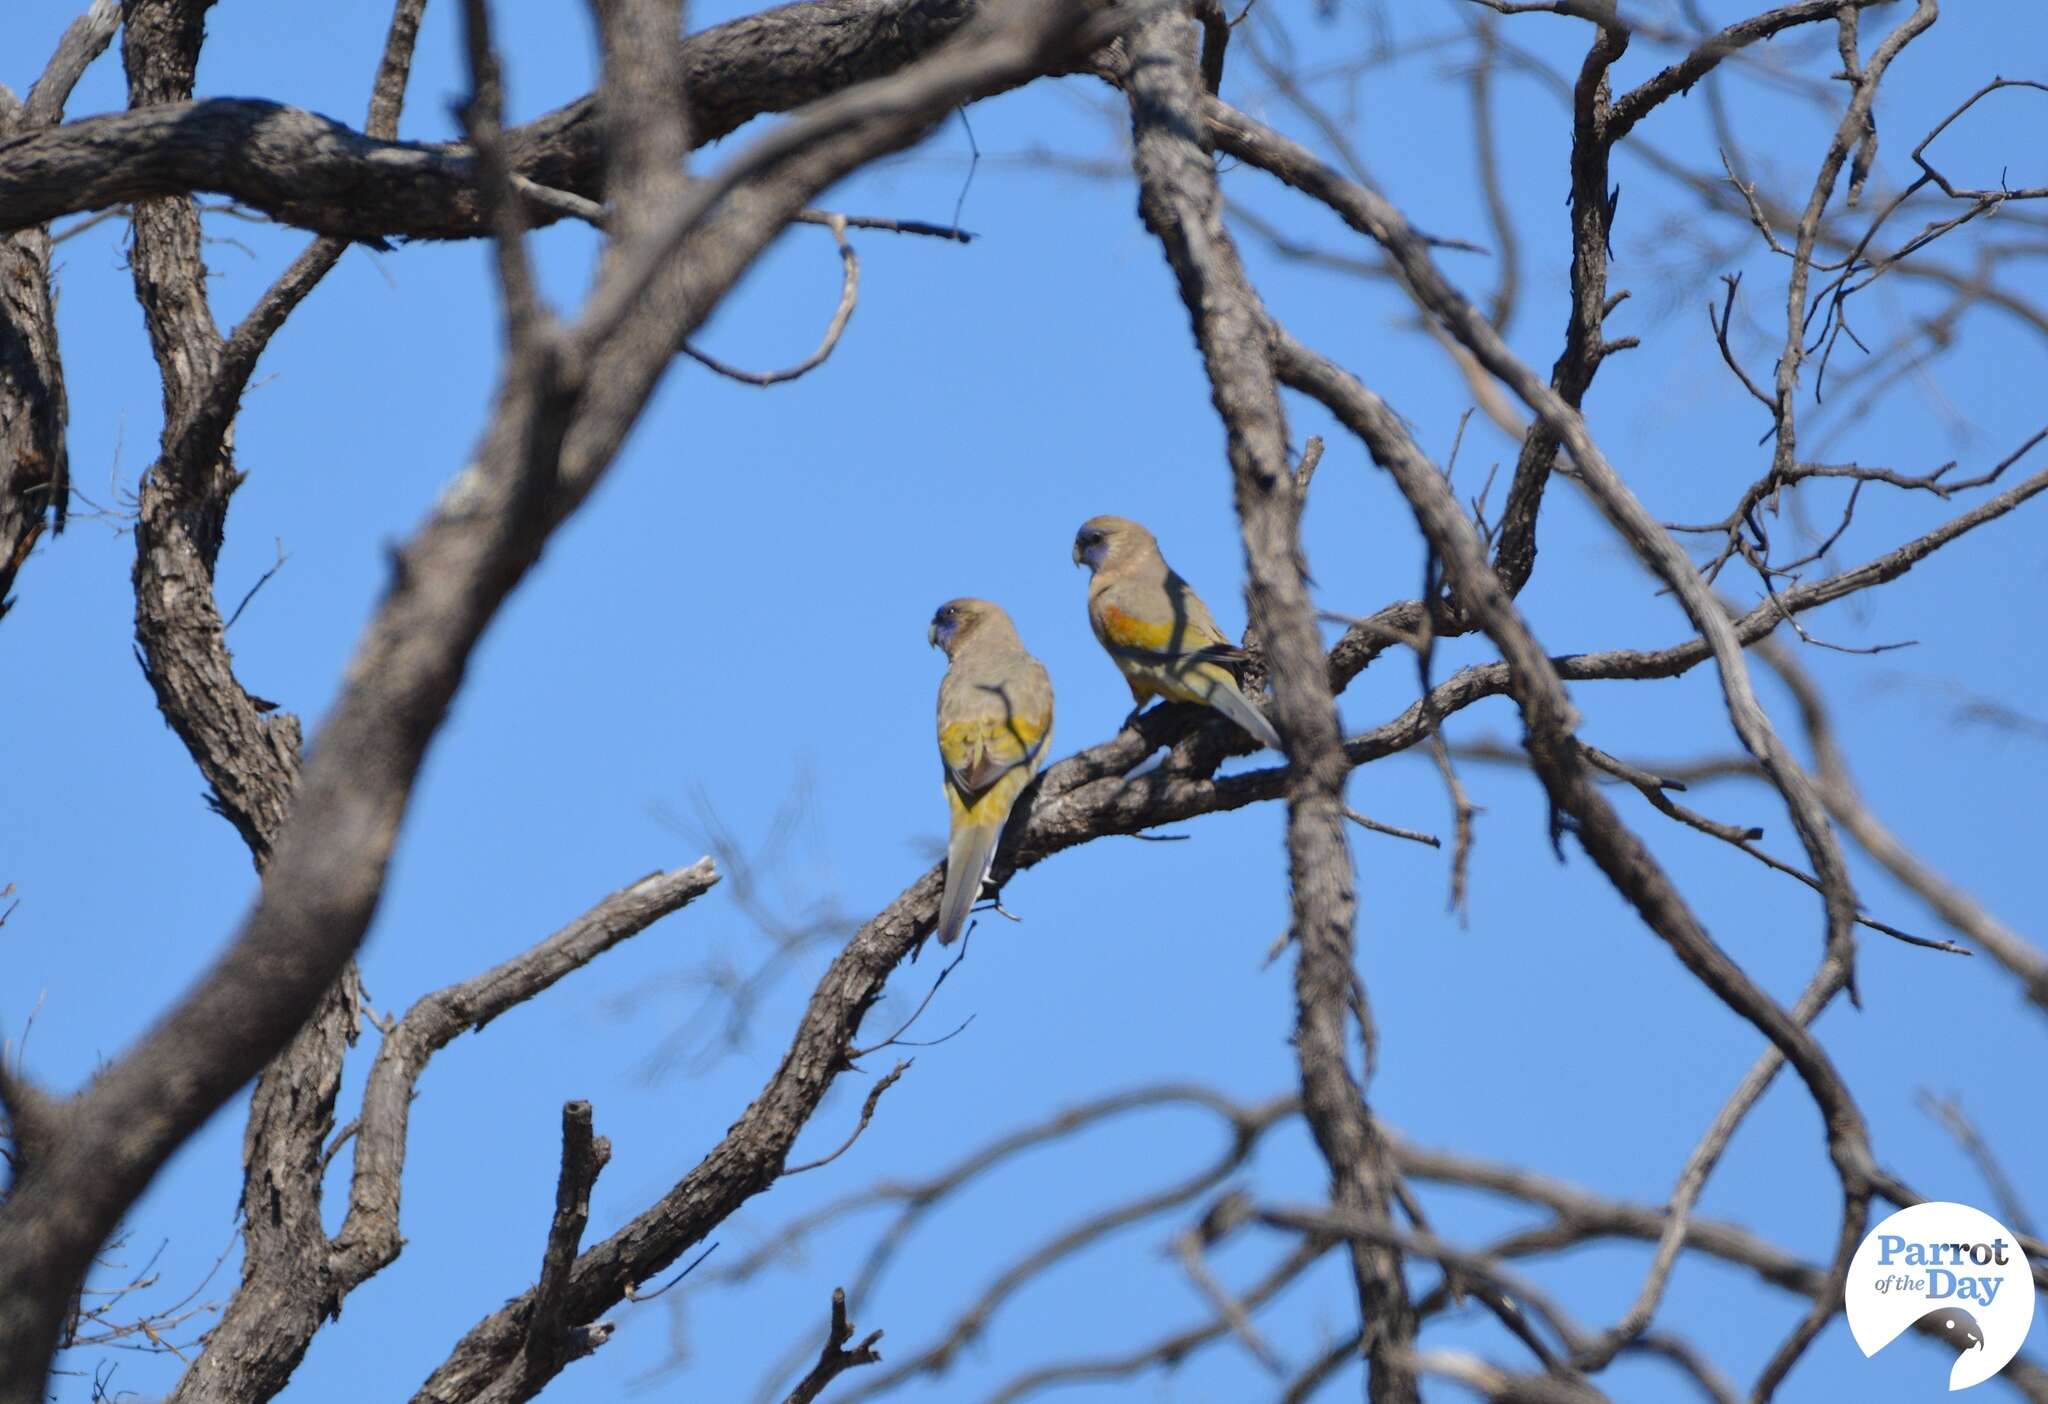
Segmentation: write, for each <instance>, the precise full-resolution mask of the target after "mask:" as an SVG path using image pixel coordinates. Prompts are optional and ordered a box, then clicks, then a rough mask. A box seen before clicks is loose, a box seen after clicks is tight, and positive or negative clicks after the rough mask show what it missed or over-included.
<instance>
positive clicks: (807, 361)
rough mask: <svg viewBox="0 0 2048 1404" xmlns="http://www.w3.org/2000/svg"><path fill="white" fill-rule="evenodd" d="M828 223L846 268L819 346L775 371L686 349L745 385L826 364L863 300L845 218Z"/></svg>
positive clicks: (764, 383) (779, 381)
mask: <svg viewBox="0 0 2048 1404" xmlns="http://www.w3.org/2000/svg"><path fill="white" fill-rule="evenodd" d="M826 226H827V227H828V228H829V229H831V231H832V238H833V239H834V240H835V241H836V242H837V243H838V245H839V262H840V264H841V266H842V267H843V269H844V270H845V276H844V278H843V280H842V282H841V283H840V287H839V306H838V307H836V308H834V309H833V312H832V320H831V322H830V323H829V324H828V325H827V326H826V328H825V336H824V339H823V340H821V341H820V342H819V343H818V349H817V350H815V351H813V352H812V353H811V354H810V355H808V356H806V357H805V358H804V359H803V360H801V361H799V362H797V363H796V364H795V365H793V366H790V367H788V368H787V369H785V370H776V371H746V370H740V369H738V368H737V367H735V366H729V365H727V364H726V363H725V362H723V361H721V360H719V359H718V358H717V357H716V356H713V355H711V354H710V353H708V352H705V351H699V350H698V349H697V348H696V347H694V346H691V345H689V344H687V343H685V344H684V346H683V353H684V354H685V355H687V356H689V357H690V359H691V360H693V361H696V362H698V363H699V364H700V365H705V366H708V367H710V368H711V369H712V370H714V371H717V372H718V373H719V374H720V375H722V376H725V377H726V378H727V379H730V380H737V381H739V382H740V383H741V384H742V385H759V386H762V387H766V386H770V385H781V384H783V383H784V382H786V381H791V380H795V379H796V378H797V377H799V376H802V375H808V374H809V373H810V372H812V371H814V370H816V369H817V368H818V367H819V366H822V365H824V364H825V361H826V359H827V358H828V357H830V356H831V354H832V353H833V351H835V350H837V349H838V346H839V338H840V337H842V336H844V335H845V334H846V324H847V322H848V321H849V320H851V318H852V317H853V309H854V305H855V304H856V303H858V302H859V301H860V257H859V256H858V255H857V254H855V253H854V251H853V245H851V244H849V243H847V242H846V219H845V217H844V216H842V215H828V216H827V217H826Z"/></svg>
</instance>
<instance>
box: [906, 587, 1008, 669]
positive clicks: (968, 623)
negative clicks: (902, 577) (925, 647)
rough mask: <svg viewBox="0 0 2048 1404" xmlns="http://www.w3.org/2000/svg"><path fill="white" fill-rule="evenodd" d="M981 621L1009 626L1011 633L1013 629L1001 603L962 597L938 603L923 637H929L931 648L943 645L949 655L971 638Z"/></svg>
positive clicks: (993, 625) (979, 627) (986, 623)
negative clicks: (930, 623) (930, 624)
mask: <svg viewBox="0 0 2048 1404" xmlns="http://www.w3.org/2000/svg"><path fill="white" fill-rule="evenodd" d="M983 625H991V626H992V627H995V628H1009V629H1010V632H1011V633H1013V634H1014V633H1015V632H1016V631H1015V628H1014V626H1012V625H1010V616H1009V615H1007V614H1005V613H1003V607H1002V606H1001V605H996V604H990V603H989V602H988V601H987V600H976V599H965V598H963V599H957V600H947V601H946V602H945V603H944V604H942V605H940V606H939V608H938V611H937V612H936V613H934V614H933V615H932V626H931V628H930V629H929V630H927V631H926V633H925V637H926V638H927V639H929V640H930V641H931V645H932V647H933V648H942V649H944V650H945V651H946V656H947V657H948V658H951V657H952V656H953V651H954V650H955V649H957V648H959V647H960V645H961V644H963V643H965V642H967V640H968V639H970V638H972V637H973V636H974V635H975V633H976V632H977V631H978V630H980V629H981V628H982V626H983Z"/></svg>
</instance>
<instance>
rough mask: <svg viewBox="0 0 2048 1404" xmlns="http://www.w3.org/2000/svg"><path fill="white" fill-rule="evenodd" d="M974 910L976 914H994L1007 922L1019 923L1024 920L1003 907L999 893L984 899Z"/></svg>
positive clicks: (1001, 896)
mask: <svg viewBox="0 0 2048 1404" xmlns="http://www.w3.org/2000/svg"><path fill="white" fill-rule="evenodd" d="M975 910H976V911H978V912H994V913H995V914H996V915H997V916H999V917H1002V918H1004V919H1005V920H1008V921H1015V922H1021V921H1023V920H1024V918H1023V917H1020V916H1018V915H1017V914H1016V913H1015V912H1013V911H1010V910H1009V909H1008V908H1006V907H1005V906H1003V894H1002V893H1000V892H997V893H993V894H991V895H990V896H988V897H986V898H984V899H983V900H982V903H981V905H980V906H978V907H976V908H975Z"/></svg>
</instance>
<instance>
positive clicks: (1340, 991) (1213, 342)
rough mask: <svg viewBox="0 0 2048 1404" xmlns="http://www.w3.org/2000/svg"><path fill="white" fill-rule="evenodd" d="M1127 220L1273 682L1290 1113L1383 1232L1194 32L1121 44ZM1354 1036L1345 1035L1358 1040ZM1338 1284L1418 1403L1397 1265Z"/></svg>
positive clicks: (1284, 493)
mask: <svg viewBox="0 0 2048 1404" xmlns="http://www.w3.org/2000/svg"><path fill="white" fill-rule="evenodd" d="M1126 47H1127V49H1128V52H1129V54H1130V67H1129V72H1128V76H1127V77H1126V79H1125V86H1126V89H1127V91H1128V92H1129V93H1130V98H1131V118H1132V131H1133V135H1134V143H1135V149H1136V165H1137V171H1138V185H1139V198H1138V211H1139V214H1140V215H1141V217H1142V218H1143V219H1144V221H1145V225H1146V227H1147V228H1149V229H1150V230H1151V231H1152V232H1153V234H1154V235H1156V236H1157V237H1158V239H1159V241H1160V243H1161V244H1162V245H1163V246H1164V248H1165V250H1166V257H1167V262H1168V263H1169V264H1170V265H1171V266H1172V268H1173V272H1174V276H1175V277H1176V278H1177V279H1178V280H1179V283H1180V293H1181V301H1182V302H1184V303H1185V304H1186V305H1187V309H1188V315H1189V317H1190V319H1191V320H1192V322H1193V329H1194V334H1195V342H1196V344H1197V346H1199V347H1200V348H1201V352H1202V361H1203V365H1204V366H1205V368H1206V369H1207V371H1208V375H1209V385H1210V393H1211V397H1212V399H1213V401H1214V403H1215V406H1216V412H1217V413H1218V414H1219V415H1220V416H1221V417H1222V420H1223V425H1224V429H1225V434H1226V441H1227V445H1228V451H1229V458H1230V467H1231V475H1232V480H1233V482H1234V485H1235V488H1236V496H1237V510H1238V516H1239V519H1240V520H1241V522H1242V523H1243V527H1244V542H1245V560H1246V568H1247V573H1248V576H1249V580H1250V585H1249V590H1248V594H1249V597H1250V604H1251V617H1252V624H1253V627H1254V628H1255V629H1256V630H1257V632H1258V638H1259V643H1260V645H1261V648H1262V650H1263V652H1264V655H1265V664H1266V669H1267V672H1268V674H1269V676H1270V677H1271V679H1272V683H1273V695H1274V706H1273V716H1274V720H1275V722H1276V723H1277V724H1278V726H1279V729H1280V734H1281V736H1282V737H1283V738H1284V739H1285V741H1286V743H1287V752H1288V759H1289V761H1290V762H1291V767H1290V770H1289V780H1288V784H1287V868H1288V877H1289V882H1290V887H1291V891H1292V900H1293V921H1292V930H1293V940H1294V944H1295V949H1296V959H1295V976H1294V988H1295V1004H1296V1028H1295V1036H1294V1045H1295V1054H1296V1057H1297V1058H1298V1060H1299V1062H1300V1066H1301V1092H1302V1105H1303V1108H1304V1110H1305V1112H1306V1114H1307V1117H1308V1123H1309V1127H1310V1129H1311V1130H1312V1131H1313V1132H1314V1133H1315V1139H1316V1145H1317V1148H1318V1149H1320V1150H1321V1151H1322V1154H1323V1159H1324V1160H1325V1161H1326V1162H1327V1163H1328V1165H1329V1172H1330V1197H1331V1200H1332V1202H1334V1203H1335V1204H1337V1205H1338V1206H1340V1207H1341V1208H1343V1209H1344V1210H1346V1211H1348V1212H1350V1213H1354V1214H1356V1215H1357V1216H1358V1217H1360V1218H1361V1219H1366V1220H1372V1221H1378V1222H1386V1221H1388V1220H1389V1219H1390V1216H1391V1214H1392V1212H1393V1209H1392V1206H1393V1202H1394V1197H1395V1186H1394V1175H1393V1169H1392V1166H1391V1164H1390V1162H1389V1160H1388V1156H1387V1150H1386V1144H1385V1142H1384V1141H1383V1140H1382V1139H1381V1137H1380V1134H1379V1131H1378V1129H1377V1128H1376V1127H1375V1125H1374V1124H1373V1118H1372V1114H1371V1113H1370V1112H1369V1111H1368V1110H1367V1109H1366V1105H1365V1094H1364V1090H1363V1088H1362V1087H1361V1086H1360V1085H1359V1081H1358V1079H1357V1078H1356V1077H1354V1076H1353V1074H1352V1071H1351V1061H1350V1048H1349V1034H1350V1030H1351V1027H1352V1012H1353V1010H1354V1009H1356V1008H1358V1007H1359V1004H1360V1001H1361V1000H1362V999H1363V991H1362V990H1361V989H1360V985H1359V978H1358V974H1357V970H1356V967H1355V958H1354V954H1353V946H1352V941H1353V928H1354V926H1355V925H1356V922H1357V916H1358V901H1357V896H1356V893H1355V891H1354V878H1353V873H1352V867H1351V848H1350V842H1349V839H1348V837H1347V835H1346V833H1345V817H1344V780H1345V777H1346V775H1347V774H1348V773H1349V767H1348V766H1347V765H1346V764H1345V763H1344V756H1343V749H1342V745H1341V739H1342V738H1341V737H1340V735H1339V733H1338V729H1337V712H1336V707H1335V705H1334V701H1333V698H1332V694H1331V691H1330V680H1329V665H1328V661H1327V660H1326V659H1325V657H1324V654H1323V647H1322V641H1321V638H1320V636H1319V635H1318V633H1317V630H1316V612H1315V606H1314V604H1313V603H1312V602H1311V601H1310V599H1309V596H1308V589H1307V585H1306V583H1305V581H1304V579H1303V571H1302V562H1301V546H1300V537H1299V525H1300V501H1299V498H1298V496H1297V495H1296V493H1295V491H1294V483H1293V479H1292V476H1291V474H1290V471H1289V461H1288V454H1287V428H1286V421H1285V419H1284V417H1283V416H1282V413H1281V409H1280V395H1279V389H1278V387H1277V386H1276V385H1275V383H1274V380H1273V369H1272V366H1271V365H1270V364H1269V362H1268V360H1267V351H1266V345H1267V341H1268V334H1267V319H1266V314H1265V310H1264V308H1263V307H1261V306H1260V304H1259V301H1258V297H1257V294H1255V293H1254V292H1253V291H1252V288H1251V284H1250V283H1249V281H1248V280H1247V279H1246V277H1245V273H1244V266H1243V264H1242V263H1241V262H1240V261H1239V259H1238V256H1237V250H1236V248H1235V246H1234V245H1233V244H1232V243H1231V240H1230V236H1229V234H1228V233H1227V232H1226V231H1225V230H1224V227H1223V200H1222V195H1221V194H1220V192H1219V191H1218V190H1217V187H1216V170H1215V162H1214V158H1213V157H1212V156H1211V155H1210V153H1209V151H1208V149H1207V148H1206V146H1204V145H1203V144H1202V142H1201V141H1200V140H1199V133H1200V131H1201V125H1200V120H1199V112H1200V104H1201V99H1202V97H1203V88H1202V86H1201V80H1200V76H1199V70H1198V68H1197V66H1196V58H1195V30H1194V28H1193V26H1192V25H1191V24H1190V23H1189V22H1188V21H1187V20H1185V19H1184V18H1182V17H1180V16H1178V15H1173V14H1166V15H1161V16H1159V17H1157V18H1155V19H1152V20H1149V21H1147V22H1145V23H1144V24H1142V25H1141V26H1140V27H1139V28H1138V29H1137V30H1136V31H1135V32H1134V33H1133V34H1132V35H1131V36H1130V37H1129V38H1128V39H1127V40H1126ZM1362 1033H1363V1030H1362V1029H1361V1035H1362ZM1351 1263H1352V1277H1353V1279H1354V1282H1355V1285H1356V1287H1357V1291H1358V1306H1359V1312H1360V1315H1361V1317H1362V1319H1363V1321H1364V1323H1365V1325H1364V1341H1365V1353H1366V1357H1367V1359H1368V1361H1369V1362H1370V1366H1371V1371H1370V1378H1369V1394H1370V1397H1371V1398H1372V1399H1373V1400H1374V1401H1375V1404H1381V1401H1386V1404H1405V1402H1406V1401H1412V1400H1415V1399H1417V1398H1418V1397H1419V1396H1418V1394H1417V1391H1416V1382H1415V1376H1414V1373H1413V1371H1412V1369H1411V1368H1410V1366H1409V1365H1408V1364H1407V1361H1406V1357H1407V1354H1408V1352H1409V1350H1410V1348H1411V1347H1412V1344H1413V1342H1414V1339H1415V1314H1414V1310H1413V1308H1412V1306H1411V1305H1410V1303H1409V1300H1408V1288H1407V1283H1406V1281H1405V1280H1404V1279H1403V1277H1402V1275H1401V1259H1400V1255H1399V1253H1398V1252H1396V1251H1395V1250H1394V1249H1392V1248H1391V1247H1389V1246H1388V1245H1387V1244H1385V1243H1374V1242H1367V1241H1364V1240H1360V1239H1354V1240H1352V1243H1351Z"/></svg>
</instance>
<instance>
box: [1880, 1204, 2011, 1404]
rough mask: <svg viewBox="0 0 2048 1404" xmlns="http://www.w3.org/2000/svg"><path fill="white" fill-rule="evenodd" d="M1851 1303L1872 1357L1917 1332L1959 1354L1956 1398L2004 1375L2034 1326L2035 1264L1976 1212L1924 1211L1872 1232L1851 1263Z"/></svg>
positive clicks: (1952, 1382) (1924, 1207)
mask: <svg viewBox="0 0 2048 1404" xmlns="http://www.w3.org/2000/svg"><path fill="white" fill-rule="evenodd" d="M1845 1295H1846V1297H1847V1307H1848V1313H1849V1331H1850V1333H1851V1334H1852V1335H1854V1336H1855V1337H1856V1344H1857V1346H1858V1347H1860V1348H1861V1349H1862V1351H1863V1353H1864V1354H1865V1355H1875V1354H1877V1353H1878V1352H1879V1351H1880V1350H1883V1349H1884V1348H1885V1347H1886V1346H1888V1345H1890V1344H1891V1343H1892V1342H1893V1341H1895V1340H1897V1339H1898V1338H1899V1337H1900V1336H1902V1335H1904V1334H1905V1333H1906V1331H1907V1330H1908V1329H1911V1328H1915V1327H1917V1328H1918V1329H1919V1331H1920V1333H1921V1334H1922V1335H1930V1336H1937V1337H1940V1338H1941V1339H1944V1340H1946V1341H1948V1342H1949V1344H1951V1345H1952V1346H1954V1347H1955V1348H1956V1350H1957V1351H1958V1352H1959V1353H1958V1354H1957V1356H1956V1363H1955V1365H1954V1367H1953V1368H1952V1369H1950V1371H1949V1374H1948V1387H1949V1388H1950V1389H1952V1390H1955V1389H1968V1388H1969V1387H1970V1386H1971V1385H1973V1384H1982V1383H1983V1382H1984V1381H1985V1380H1988V1379H1990V1378H1991V1377H1992V1376H1993V1375H1995V1374H1997V1373H1998V1372H1999V1371H2000V1370H2003V1369H2004V1368H2005V1367H2006V1364H2007V1363H2008V1362H2009V1361H2010V1360H2011V1359H2012V1358H2013V1357H2014V1356H2015V1355H2017V1354H2019V1350H2020V1343H2021V1342H2023V1341H2024V1340H2026V1338H2027V1328H2028V1327H2029V1326H2031V1325H2033V1324H2034V1274H2033V1270H2032V1269H2031V1268H2030V1267H2029V1266H2028V1265H2027V1258H2026V1254H2024V1253H2022V1252H2020V1248H2019V1242H2018V1240H2017V1239H2016V1238H2015V1236H2014V1234H2013V1231H2012V1230H2011V1229H2009V1228H2007V1227H2006V1226H2005V1225H2004V1224H2001V1223H2000V1222H1998V1220H1996V1219H1994V1218H1992V1217H1991V1216H1990V1215H1989V1214H1987V1213H1985V1212H1984V1211H1983V1210H1981V1209H1973V1208H1971V1207H1970V1206H1969V1205H1967V1204H1949V1203H1944V1202H1941V1201H1929V1202H1928V1203H1926V1204H1915V1205H1913V1206H1911V1207H1910V1208H1906V1209H1901V1210H1900V1211H1899V1212H1898V1213H1896V1214H1894V1215H1892V1216H1891V1217H1890V1218H1888V1219H1886V1220H1885V1221H1884V1222H1883V1223H1881V1224H1879V1225H1878V1226H1877V1227H1876V1228H1874V1229H1872V1230H1871V1231H1870V1233H1869V1235H1868V1236H1867V1237H1865V1238H1864V1240H1863V1243H1862V1245H1861V1246H1860V1247H1858V1248H1857V1250H1856V1256H1855V1257H1854V1258H1852V1259H1850V1260H1849V1281H1848V1283H1847V1285H1846V1288H1845Z"/></svg>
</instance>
